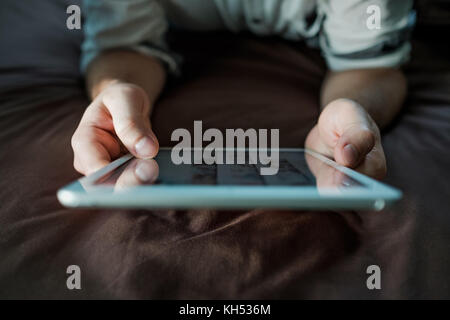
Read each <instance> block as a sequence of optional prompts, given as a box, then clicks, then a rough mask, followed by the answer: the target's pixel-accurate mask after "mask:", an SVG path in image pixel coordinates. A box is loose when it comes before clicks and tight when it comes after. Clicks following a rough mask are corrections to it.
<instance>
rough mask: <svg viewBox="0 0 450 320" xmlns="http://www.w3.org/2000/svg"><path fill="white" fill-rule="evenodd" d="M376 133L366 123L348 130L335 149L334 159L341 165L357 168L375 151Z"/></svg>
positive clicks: (352, 126) (356, 124) (355, 125)
mask: <svg viewBox="0 0 450 320" xmlns="http://www.w3.org/2000/svg"><path fill="white" fill-rule="evenodd" d="M374 145H375V133H374V132H373V131H372V130H370V129H368V127H367V126H366V125H365V124H364V123H360V124H358V123H355V124H353V125H351V126H350V127H348V128H346V130H345V131H344V132H343V134H342V135H341V136H340V138H339V140H338V141H337V144H336V146H335V148H334V159H335V160H336V162H337V163H339V164H340V165H343V166H346V167H350V168H355V167H357V166H358V165H359V164H360V163H361V162H362V161H363V159H364V158H365V156H366V155H367V154H368V153H369V152H370V151H371V150H372V149H373V147H374Z"/></svg>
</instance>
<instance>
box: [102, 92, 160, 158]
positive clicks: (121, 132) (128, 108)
mask: <svg viewBox="0 0 450 320" xmlns="http://www.w3.org/2000/svg"><path fill="white" fill-rule="evenodd" d="M103 103H104V105H105V106H106V108H107V109H108V110H109V113H110V114H111V117H112V120H113V125H114V130H115V133H116V135H117V136H118V138H119V139H120V141H121V142H122V144H123V145H124V146H125V147H126V148H127V149H128V151H129V152H131V153H132V154H133V155H134V156H136V157H138V158H144V159H146V158H153V157H154V156H156V154H157V153H158V149H159V144H158V140H157V138H156V136H155V134H154V133H153V131H152V130H151V126H150V119H149V117H148V113H149V110H150V106H149V101H148V98H147V97H146V93H145V92H144V90H142V89H141V88H139V87H137V86H125V87H114V86H113V87H111V88H110V89H109V90H108V92H107V93H106V94H105V95H104V97H103Z"/></svg>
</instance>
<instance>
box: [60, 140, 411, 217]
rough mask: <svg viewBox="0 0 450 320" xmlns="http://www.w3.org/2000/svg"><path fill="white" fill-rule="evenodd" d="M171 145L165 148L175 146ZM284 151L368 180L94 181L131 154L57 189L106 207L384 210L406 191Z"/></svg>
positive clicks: (81, 202) (68, 197)
mask: <svg viewBox="0 0 450 320" xmlns="http://www.w3.org/2000/svg"><path fill="white" fill-rule="evenodd" d="M170 149H171V148H161V150H170ZM279 151H280V152H304V153H307V154H309V155H311V156H313V157H315V158H316V159H318V160H321V161H323V162H325V163H326V164H328V165H329V166H331V167H333V168H335V169H337V170H339V171H341V172H343V173H344V174H346V175H348V176H349V177H351V178H353V179H355V180H356V181H358V182H360V183H361V184H363V185H364V187H351V188H321V189H320V192H319V190H318V188H317V187H316V186H243V185H242V186H239V185H232V186H228V185H226V186H225V185H142V186H137V187H133V188H130V189H129V190H125V191H121V192H112V191H111V188H110V187H105V186H99V185H96V184H95V182H96V181H98V180H99V179H100V178H101V177H103V176H105V175H106V174H108V173H109V172H111V171H113V170H115V169H116V168H118V167H120V166H121V165H123V164H125V163H126V162H128V161H129V160H131V159H132V158H133V156H132V155H131V154H127V155H125V156H123V157H121V158H119V159H117V160H115V161H113V162H112V163H110V164H109V165H107V166H105V167H104V168H102V169H100V170H98V171H97V172H95V173H93V174H91V175H89V176H86V177H83V178H81V179H79V180H77V181H75V182H73V183H71V184H69V185H67V186H65V187H63V188H61V189H60V190H59V191H58V193H57V196H58V199H59V201H60V202H61V203H62V204H63V205H65V206H67V207H92V208H95V207H106V208H217V209H225V208H230V209H231V208H235V209H240V208H242V209H244V208H280V209H282V208H286V209H288V208H291V209H296V208H297V209H374V210H381V209H383V208H384V207H385V206H386V205H389V204H392V203H393V202H395V201H396V200H399V199H400V198H401V197H402V193H401V191H400V190H397V189H395V188H392V187H390V186H387V185H385V184H383V183H381V182H378V181H376V180H374V179H372V178H369V177H367V176H365V175H363V174H360V173H358V172H356V171H354V170H352V169H349V168H346V167H343V166H341V165H339V164H337V163H336V162H334V161H333V160H331V159H329V158H327V157H325V156H323V155H321V154H318V153H316V152H314V151H311V150H308V149H300V148H280V149H279Z"/></svg>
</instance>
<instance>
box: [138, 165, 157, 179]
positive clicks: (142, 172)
mask: <svg viewBox="0 0 450 320" xmlns="http://www.w3.org/2000/svg"><path fill="white" fill-rule="evenodd" d="M134 173H135V174H136V176H137V177H138V178H139V180H141V181H142V182H147V181H150V180H152V179H153V175H154V170H153V169H152V166H151V165H149V164H148V163H146V162H139V163H138V164H137V166H136V168H135V169H134Z"/></svg>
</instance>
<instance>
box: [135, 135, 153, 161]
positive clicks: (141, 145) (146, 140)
mask: <svg viewBox="0 0 450 320" xmlns="http://www.w3.org/2000/svg"><path fill="white" fill-rule="evenodd" d="M134 148H135V149H136V153H137V154H138V156H139V157H142V158H149V157H151V156H152V155H153V149H154V147H153V140H152V139H151V138H150V137H143V138H142V139H141V140H139V141H138V143H136V145H135V146H134Z"/></svg>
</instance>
